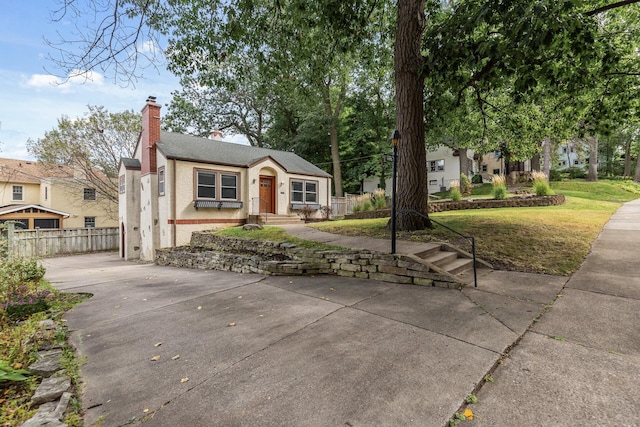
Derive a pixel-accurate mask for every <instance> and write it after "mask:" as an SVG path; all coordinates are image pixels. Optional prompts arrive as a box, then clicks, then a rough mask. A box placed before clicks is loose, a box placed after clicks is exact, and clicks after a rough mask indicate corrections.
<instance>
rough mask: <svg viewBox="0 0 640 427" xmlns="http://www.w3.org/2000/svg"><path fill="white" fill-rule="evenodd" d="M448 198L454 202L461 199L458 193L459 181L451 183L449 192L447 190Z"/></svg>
mask: <svg viewBox="0 0 640 427" xmlns="http://www.w3.org/2000/svg"><path fill="white" fill-rule="evenodd" d="M449 196H450V197H451V200H453V201H454V202H457V201H458V200H460V199H462V194H461V193H460V181H458V180H457V179H456V180H453V181H451V190H449Z"/></svg>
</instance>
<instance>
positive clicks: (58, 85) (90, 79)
mask: <svg viewBox="0 0 640 427" xmlns="http://www.w3.org/2000/svg"><path fill="white" fill-rule="evenodd" d="M84 85H86V86H84ZM103 85H104V76H103V75H102V74H100V73H96V72H95V71H83V70H73V71H72V72H71V73H69V75H68V76H67V78H66V79H64V80H62V81H61V79H59V78H58V77H56V76H54V75H52V74H32V75H31V77H30V78H29V80H28V81H27V86H30V87H35V88H38V89H42V88H52V89H56V90H58V91H60V92H63V93H68V92H71V91H72V90H73V89H75V88H80V87H89V86H91V87H92V88H95V87H96V86H98V87H101V86H103Z"/></svg>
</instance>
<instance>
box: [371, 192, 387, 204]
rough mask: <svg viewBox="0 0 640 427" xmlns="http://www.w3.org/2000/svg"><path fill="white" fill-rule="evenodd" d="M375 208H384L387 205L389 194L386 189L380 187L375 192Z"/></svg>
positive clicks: (373, 199)
mask: <svg viewBox="0 0 640 427" xmlns="http://www.w3.org/2000/svg"><path fill="white" fill-rule="evenodd" d="M372 201H373V208H374V209H384V208H386V207H387V195H386V193H385V191H384V190H382V189H380V188H378V189H377V190H376V191H374V192H373V197H372Z"/></svg>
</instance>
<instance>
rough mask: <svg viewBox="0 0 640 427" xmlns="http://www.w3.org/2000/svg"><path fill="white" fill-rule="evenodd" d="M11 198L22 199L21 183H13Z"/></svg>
mask: <svg viewBox="0 0 640 427" xmlns="http://www.w3.org/2000/svg"><path fill="white" fill-rule="evenodd" d="M13 200H15V201H22V200H24V199H23V194H22V185H14V186H13Z"/></svg>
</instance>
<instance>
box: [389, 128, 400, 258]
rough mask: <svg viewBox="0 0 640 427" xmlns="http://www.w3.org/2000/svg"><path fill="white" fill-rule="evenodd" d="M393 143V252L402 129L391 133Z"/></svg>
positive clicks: (394, 247) (392, 251) (394, 246)
mask: <svg viewBox="0 0 640 427" xmlns="http://www.w3.org/2000/svg"><path fill="white" fill-rule="evenodd" d="M391 143H392V144H393V179H392V183H391V253H392V254H395V253H396V177H397V164H398V144H399V143H400V131H399V130H398V129H396V130H394V131H393V133H392V134H391Z"/></svg>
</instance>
